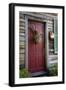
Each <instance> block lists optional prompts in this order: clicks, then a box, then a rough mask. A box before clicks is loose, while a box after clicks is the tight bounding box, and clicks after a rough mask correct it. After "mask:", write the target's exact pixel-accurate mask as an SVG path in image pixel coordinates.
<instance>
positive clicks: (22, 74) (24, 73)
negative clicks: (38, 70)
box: [19, 68, 29, 78]
mask: <svg viewBox="0 0 66 90" xmlns="http://www.w3.org/2000/svg"><path fill="white" fill-rule="evenodd" d="M19 76H20V78H26V77H29V72H28V70H27V69H26V68H23V69H20V73H19Z"/></svg>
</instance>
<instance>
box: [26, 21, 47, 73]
mask: <svg viewBox="0 0 66 90" xmlns="http://www.w3.org/2000/svg"><path fill="white" fill-rule="evenodd" d="M34 31H36V32H37V33H38V38H39V40H38V43H35V42H34V40H33V38H34V37H35V36H34ZM44 36H45V35H44V23H42V22H37V21H32V20H29V22H28V70H29V71H30V72H39V71H44V70H45V69H46V65H45V38H44Z"/></svg>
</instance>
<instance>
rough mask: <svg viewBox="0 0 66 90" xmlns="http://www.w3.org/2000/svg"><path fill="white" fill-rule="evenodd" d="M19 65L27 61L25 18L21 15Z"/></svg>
mask: <svg viewBox="0 0 66 90" xmlns="http://www.w3.org/2000/svg"><path fill="white" fill-rule="evenodd" d="M19 59H20V60H19V64H20V65H23V64H24V61H25V17H24V15H22V14H19Z"/></svg>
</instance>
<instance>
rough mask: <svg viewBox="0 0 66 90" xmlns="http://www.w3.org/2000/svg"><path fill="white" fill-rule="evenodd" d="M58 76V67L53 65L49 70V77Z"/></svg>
mask: <svg viewBox="0 0 66 90" xmlns="http://www.w3.org/2000/svg"><path fill="white" fill-rule="evenodd" d="M57 75H58V65H57V64H54V65H52V66H51V67H50V68H49V76H57Z"/></svg>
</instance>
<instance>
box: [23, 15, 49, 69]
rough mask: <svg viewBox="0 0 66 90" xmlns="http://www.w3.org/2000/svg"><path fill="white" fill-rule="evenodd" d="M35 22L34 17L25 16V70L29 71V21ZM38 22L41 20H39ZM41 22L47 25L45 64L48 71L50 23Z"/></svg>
mask: <svg viewBox="0 0 66 90" xmlns="http://www.w3.org/2000/svg"><path fill="white" fill-rule="evenodd" d="M29 19H30V20H35V19H34V17H33V18H31V17H30V16H27V15H25V31H26V58H25V68H26V69H27V70H28V20H29ZM37 21H39V19H38V18H37ZM41 22H43V23H46V25H45V53H46V56H45V62H46V63H45V64H46V69H47V68H48V55H49V54H48V27H47V26H48V25H47V24H48V22H47V21H46V20H45V21H44V20H41Z"/></svg>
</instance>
